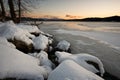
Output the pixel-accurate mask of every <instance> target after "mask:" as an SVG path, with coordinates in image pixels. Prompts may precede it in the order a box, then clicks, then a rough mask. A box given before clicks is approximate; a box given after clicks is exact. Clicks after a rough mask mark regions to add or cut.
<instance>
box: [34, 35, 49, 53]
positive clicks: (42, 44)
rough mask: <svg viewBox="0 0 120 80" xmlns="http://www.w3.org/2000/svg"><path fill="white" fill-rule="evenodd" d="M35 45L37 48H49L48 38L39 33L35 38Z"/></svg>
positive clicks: (45, 49)
mask: <svg viewBox="0 0 120 80" xmlns="http://www.w3.org/2000/svg"><path fill="white" fill-rule="evenodd" d="M33 46H34V49H35V50H44V51H47V50H48V38H47V37H46V36H44V35H39V36H38V37H35V38H34V39H33Z"/></svg>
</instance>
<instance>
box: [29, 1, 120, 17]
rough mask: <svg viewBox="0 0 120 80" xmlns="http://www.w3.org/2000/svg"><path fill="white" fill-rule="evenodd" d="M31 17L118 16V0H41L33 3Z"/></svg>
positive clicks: (119, 6) (119, 10)
mask: <svg viewBox="0 0 120 80" xmlns="http://www.w3.org/2000/svg"><path fill="white" fill-rule="evenodd" d="M34 4H35V5H36V8H35V9H34V10H33V11H32V12H31V13H30V14H29V16H31V17H37V18H39V17H45V18H64V19H73V18H75V19H78V18H86V17H108V16H113V15H119V16H120V0H42V1H40V2H36V3H34Z"/></svg>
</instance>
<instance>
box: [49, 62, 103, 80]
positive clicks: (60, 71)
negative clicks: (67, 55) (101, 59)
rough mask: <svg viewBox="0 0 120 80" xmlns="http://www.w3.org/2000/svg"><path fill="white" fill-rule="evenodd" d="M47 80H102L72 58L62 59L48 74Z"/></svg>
mask: <svg viewBox="0 0 120 80" xmlns="http://www.w3.org/2000/svg"><path fill="white" fill-rule="evenodd" d="M48 80H104V79H102V78H101V77H99V76H97V75H96V74H94V73H92V72H90V71H88V70H86V69H85V68H83V67H82V66H80V65H78V64H77V63H76V62H74V61H72V60H66V61H63V62H62V63H61V64H60V65H59V66H58V67H57V68H56V69H54V70H53V71H52V72H51V73H50V75H49V76H48Z"/></svg>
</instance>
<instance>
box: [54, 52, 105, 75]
mask: <svg viewBox="0 0 120 80" xmlns="http://www.w3.org/2000/svg"><path fill="white" fill-rule="evenodd" d="M55 55H56V56H57V58H58V62H59V63H61V62H62V61H64V60H73V61H75V62H76V63H78V64H79V65H80V66H82V67H84V68H85V69H87V70H89V71H91V72H93V73H100V74H101V76H103V74H104V72H105V71H104V67H103V64H102V62H101V61H100V59H98V58H97V57H95V56H92V55H89V54H85V53H81V54H70V53H67V52H59V51H57V52H56V53H55ZM88 62H92V63H96V64H97V65H98V67H99V70H98V69H96V67H95V66H94V65H92V64H89V63H88Z"/></svg>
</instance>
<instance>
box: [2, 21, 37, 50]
mask: <svg viewBox="0 0 120 80" xmlns="http://www.w3.org/2000/svg"><path fill="white" fill-rule="evenodd" d="M0 36H1V37H5V38H6V39H7V40H9V41H11V42H12V43H13V44H14V45H15V46H16V48H17V49H19V50H21V51H23V52H31V51H32V48H33V45H32V44H33V41H32V40H31V39H32V38H34V37H35V36H34V35H32V34H30V33H29V32H28V31H27V30H23V29H21V28H19V27H17V25H15V24H14V23H13V22H12V21H8V22H6V23H2V24H1V26H0Z"/></svg>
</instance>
